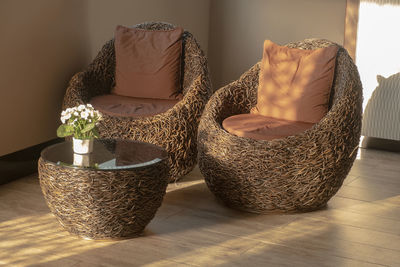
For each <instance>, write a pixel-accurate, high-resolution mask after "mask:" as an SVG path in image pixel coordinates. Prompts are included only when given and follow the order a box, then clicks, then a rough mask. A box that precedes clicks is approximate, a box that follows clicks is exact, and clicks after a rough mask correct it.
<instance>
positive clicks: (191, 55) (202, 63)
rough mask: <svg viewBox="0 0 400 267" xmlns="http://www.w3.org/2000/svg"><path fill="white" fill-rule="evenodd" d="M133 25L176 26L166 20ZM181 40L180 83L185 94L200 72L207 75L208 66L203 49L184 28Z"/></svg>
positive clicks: (150, 27)
mask: <svg viewBox="0 0 400 267" xmlns="http://www.w3.org/2000/svg"><path fill="white" fill-rule="evenodd" d="M133 27H137V28H139V29H145V30H170V29H173V28H175V27H176V26H175V25H173V24H170V23H166V22H144V23H140V24H137V25H134V26H133ZM182 41H183V45H182V59H183V60H182V67H181V84H182V87H183V94H186V92H187V91H188V90H189V86H190V85H191V84H192V83H193V80H194V79H196V78H197V77H198V76H199V75H201V74H203V75H208V67H207V59H206V57H205V55H204V52H203V50H202V49H201V48H200V45H199V43H198V42H197V40H196V39H195V38H194V37H193V35H192V34H191V33H190V32H188V31H186V30H185V31H184V32H183V35H182ZM205 72H207V73H205Z"/></svg>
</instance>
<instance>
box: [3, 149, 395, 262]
mask: <svg viewBox="0 0 400 267" xmlns="http://www.w3.org/2000/svg"><path fill="white" fill-rule="evenodd" d="M1 264H3V265H6V266H58V267H61V266H277V265H278V266H400V154H399V153H393V152H384V151H378V150H365V149H361V150H360V151H359V152H358V159H357V160H356V162H355V164H354V166H353V168H352V170H351V172H350V174H349V176H348V177H347V178H346V180H345V183H344V186H343V187H342V188H341V190H340V191H339V192H338V193H337V194H336V196H335V197H334V198H332V199H331V201H330V202H329V203H328V207H327V208H326V209H324V210H320V211H316V212H311V213H304V214H289V215H288V214H272V215H254V214H248V213H243V212H238V211H235V210H231V209H228V208H226V207H224V206H223V205H221V204H220V203H218V202H217V201H216V200H215V199H214V197H213V195H212V194H211V193H210V192H209V191H208V189H207V187H206V185H205V184H204V181H203V179H202V176H201V174H200V172H199V170H198V169H197V168H196V169H195V170H194V171H193V172H192V173H190V174H189V175H188V176H187V177H185V178H184V179H183V181H182V182H179V183H177V184H171V185H169V187H168V193H167V195H166V196H165V199H164V202H163V205H162V207H161V208H160V209H159V211H158V212H157V214H156V217H155V218H154V219H153V221H152V222H151V223H150V224H149V225H148V227H147V228H146V230H145V232H144V234H143V236H141V237H139V238H135V239H130V240H124V241H118V242H99V241H87V240H82V239H79V238H76V237H74V236H71V235H69V234H68V233H67V232H66V231H64V230H63V229H62V228H61V227H60V225H59V224H58V222H57V221H56V219H55V218H54V217H53V216H52V215H51V214H50V213H49V210H48V208H47V206H46V204H45V202H44V199H43V197H42V193H41V190H40V187H39V183H38V179H37V175H32V176H29V177H25V178H22V179H19V180H17V181H14V182H12V183H9V184H6V185H3V186H0V265H1Z"/></svg>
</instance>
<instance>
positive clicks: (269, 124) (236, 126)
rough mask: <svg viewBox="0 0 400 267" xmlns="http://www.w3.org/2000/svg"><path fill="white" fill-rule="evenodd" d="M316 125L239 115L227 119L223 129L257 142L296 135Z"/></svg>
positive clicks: (259, 116) (252, 115)
mask: <svg viewBox="0 0 400 267" xmlns="http://www.w3.org/2000/svg"><path fill="white" fill-rule="evenodd" d="M313 125H314V123H308V122H299V121H288V120H282V119H275V118H271V117H266V116H262V115H257V114H239V115H234V116H231V117H228V118H226V119H225V120H224V121H223V122H222V127H223V128H224V129H225V130H226V131H228V132H229V133H231V134H234V135H237V136H240V137H247V138H252V139H256V140H273V139H280V138H285V137H287V136H291V135H296V134H298V133H301V132H304V131H305V130H307V129H310V128H311V127H312V126H313Z"/></svg>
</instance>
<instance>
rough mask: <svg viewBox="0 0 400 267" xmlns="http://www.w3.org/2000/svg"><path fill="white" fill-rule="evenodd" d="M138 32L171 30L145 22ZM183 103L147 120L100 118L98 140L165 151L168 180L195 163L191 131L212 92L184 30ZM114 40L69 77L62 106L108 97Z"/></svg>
mask: <svg viewBox="0 0 400 267" xmlns="http://www.w3.org/2000/svg"><path fill="white" fill-rule="evenodd" d="M134 27H138V28H141V29H148V30H167V29H171V28H173V27H174V26H173V25H171V24H167V23H160V22H151V23H143V24H138V25H135V26H134ZM182 38H183V53H182V56H183V60H182V64H183V66H182V87H183V95H184V97H183V99H182V100H181V101H179V102H178V103H177V104H176V105H175V106H174V107H173V108H171V109H170V110H168V111H167V112H164V113H161V114H157V115H155V116H151V117H143V118H131V117H118V116H109V115H104V120H103V121H102V122H101V125H100V126H99V131H100V135H101V137H102V138H122V139H133V140H139V141H144V142H148V143H152V144H155V145H159V146H161V147H164V148H165V149H166V150H167V151H168V153H169V164H170V173H169V177H168V178H169V181H176V180H177V179H179V178H180V177H182V176H183V175H185V174H186V173H188V172H190V171H191V170H192V169H193V167H194V165H195V163H196V160H197V146H196V139H197V128H198V123H199V120H200V116H201V114H202V112H203V109H204V107H205V105H206V103H207V101H208V99H209V97H210V96H211V94H212V89H211V84H210V80H209V73H208V65H207V59H206V57H205V55H204V53H203V51H202V50H201V48H200V46H199V44H198V42H197V41H196V39H195V38H194V37H193V35H192V34H191V33H189V32H188V31H184V33H183V37H182ZM114 73H115V51H114V39H112V40H110V41H108V42H107V43H106V44H105V45H104V46H103V48H102V49H101V51H100V52H99V54H98V55H97V57H96V58H95V59H94V61H93V62H92V63H91V64H90V65H89V66H88V67H87V69H86V70H84V71H82V72H79V73H77V74H75V75H74V76H73V77H72V79H71V81H70V84H69V87H68V88H67V91H66V94H65V97H64V102H63V108H64V109H65V108H67V107H72V106H75V105H77V104H83V103H88V102H89V101H90V99H91V98H92V97H94V96H98V95H103V94H109V93H110V91H111V89H112V88H113V87H114V86H115V79H114Z"/></svg>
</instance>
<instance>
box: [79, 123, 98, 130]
mask: <svg viewBox="0 0 400 267" xmlns="http://www.w3.org/2000/svg"><path fill="white" fill-rule="evenodd" d="M95 126H96V123H95V122H92V123H89V124H86V125H85V127H84V128H83V129H82V133H87V132H89V131H91V130H92V129H93V128H94V127H95Z"/></svg>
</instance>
